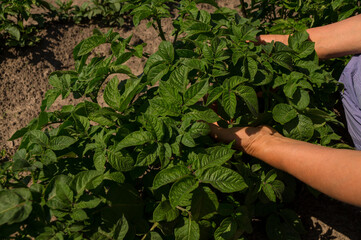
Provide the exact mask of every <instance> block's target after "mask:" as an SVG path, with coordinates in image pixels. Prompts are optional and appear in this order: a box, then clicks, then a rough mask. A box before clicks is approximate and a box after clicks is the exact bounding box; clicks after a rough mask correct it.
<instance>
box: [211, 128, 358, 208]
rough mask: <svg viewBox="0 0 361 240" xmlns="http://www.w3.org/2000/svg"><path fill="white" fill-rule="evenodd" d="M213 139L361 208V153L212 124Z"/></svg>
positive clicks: (265, 131)
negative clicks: (230, 145) (231, 144)
mask: <svg viewBox="0 0 361 240" xmlns="http://www.w3.org/2000/svg"><path fill="white" fill-rule="evenodd" d="M210 128H211V135H212V136H213V137H214V138H216V139H217V140H219V141H222V142H226V143H229V142H232V141H235V143H234V147H235V148H237V149H240V150H242V151H244V152H245V153H247V154H250V155H251V156H253V157H256V158H258V159H260V160H262V161H264V162H266V163H268V164H270V165H271V166H273V167H276V168H278V169H280V170H283V171H285V172H288V173H289V174H291V175H293V176H295V177H296V178H298V179H300V180H301V181H303V182H305V183H307V184H308V185H310V186H312V187H313V188H315V189H317V190H319V191H321V192H323V193H325V194H327V195H329V196H331V197H333V198H335V199H338V200H341V201H344V202H347V203H350V204H353V205H357V206H361V189H360V187H359V182H360V181H361V175H360V170H361V151H353V150H347V149H333V148H328V147H323V146H319V145H315V144H311V143H307V142H302V141H298V140H294V139H290V138H286V137H283V136H282V135H281V134H279V133H278V132H276V131H275V130H274V129H272V128H270V127H267V126H262V127H243V128H239V127H235V128H229V129H224V128H221V127H219V126H217V125H216V124H210Z"/></svg>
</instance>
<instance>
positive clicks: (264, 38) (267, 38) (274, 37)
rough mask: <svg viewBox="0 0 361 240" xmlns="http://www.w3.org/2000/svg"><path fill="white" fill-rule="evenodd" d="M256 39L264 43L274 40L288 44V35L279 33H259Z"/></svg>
mask: <svg viewBox="0 0 361 240" xmlns="http://www.w3.org/2000/svg"><path fill="white" fill-rule="evenodd" d="M257 40H258V43H259V44H266V43H270V42H272V41H275V42H281V43H283V44H285V45H288V35H281V34H267V35H259V36H257Z"/></svg>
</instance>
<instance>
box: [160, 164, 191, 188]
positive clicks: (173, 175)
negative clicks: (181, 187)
mask: <svg viewBox="0 0 361 240" xmlns="http://www.w3.org/2000/svg"><path fill="white" fill-rule="evenodd" d="M189 173H190V171H189V169H188V168H186V167H185V166H174V167H171V168H167V169H163V170H162V171H160V172H159V173H158V174H157V175H156V176H155V178H154V180H153V189H157V188H160V187H161V186H164V185H166V184H168V183H172V182H175V181H177V180H178V179H180V178H182V177H184V176H186V175H188V174H189Z"/></svg>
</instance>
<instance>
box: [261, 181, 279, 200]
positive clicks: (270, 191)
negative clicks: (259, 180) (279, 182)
mask: <svg viewBox="0 0 361 240" xmlns="http://www.w3.org/2000/svg"><path fill="white" fill-rule="evenodd" d="M262 190H263V192H264V193H265V194H266V196H267V198H268V199H269V200H270V201H272V202H276V194H275V192H274V191H273V188H272V185H271V184H270V183H265V184H263V185H262Z"/></svg>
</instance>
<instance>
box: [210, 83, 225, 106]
mask: <svg viewBox="0 0 361 240" xmlns="http://www.w3.org/2000/svg"><path fill="white" fill-rule="evenodd" d="M222 93H223V89H222V88H221V87H215V88H213V89H212V91H211V92H210V93H209V95H208V97H207V104H206V105H209V104H211V103H212V102H214V101H216V100H217V99H218V98H219V97H220V96H222Z"/></svg>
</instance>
